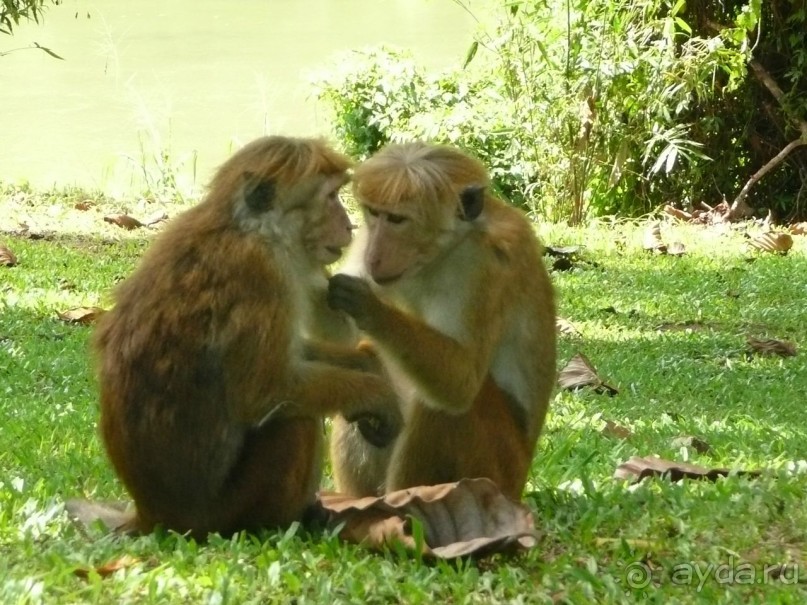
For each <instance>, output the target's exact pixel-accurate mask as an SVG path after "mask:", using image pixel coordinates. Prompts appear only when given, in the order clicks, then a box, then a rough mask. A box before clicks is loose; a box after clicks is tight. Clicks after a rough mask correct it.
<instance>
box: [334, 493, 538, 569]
mask: <svg viewBox="0 0 807 605" xmlns="http://www.w3.org/2000/svg"><path fill="white" fill-rule="evenodd" d="M320 503H321V505H322V507H323V509H324V510H325V512H326V513H327V514H328V517H329V523H330V524H332V525H334V526H336V525H340V524H343V526H342V529H341V531H340V533H339V535H340V537H341V538H343V539H344V540H348V541H350V542H355V543H361V544H364V545H365V546H367V547H369V548H373V549H381V548H383V547H384V546H385V545H389V544H394V543H400V544H403V546H404V547H406V548H407V549H409V550H415V549H416V548H418V546H419V545H418V544H417V540H416V538H415V535H414V522H413V519H414V520H417V522H419V523H420V525H421V527H422V529H423V538H424V539H423V542H424V543H423V544H422V545H420V548H421V554H423V555H426V556H430V557H437V558H441V559H451V558H455V557H461V556H466V555H474V556H484V555H486V554H490V553H493V552H504V551H513V550H521V549H527V548H532V547H534V546H535V545H537V543H538V534H537V532H536V531H535V527H534V524H533V520H532V514H531V513H530V511H529V509H528V508H527V507H526V506H525V505H523V504H521V503H518V502H513V501H512V500H510V499H508V498H506V497H505V496H504V495H503V494H502V493H501V491H500V490H499V488H498V487H496V485H495V484H494V483H493V482H492V481H490V480H489V479H462V480H461V481H458V482H457V483H444V484H441V485H431V486H422V487H414V488H410V489H405V490H399V491H395V492H391V493H389V494H387V495H385V496H382V497H378V498H375V497H368V498H351V497H349V496H344V495H341V494H321V495H320Z"/></svg>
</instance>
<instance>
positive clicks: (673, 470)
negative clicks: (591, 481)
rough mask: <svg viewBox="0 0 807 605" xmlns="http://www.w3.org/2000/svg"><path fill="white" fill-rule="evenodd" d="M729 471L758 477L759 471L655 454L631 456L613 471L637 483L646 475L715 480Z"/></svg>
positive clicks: (671, 478) (671, 479) (618, 477)
mask: <svg viewBox="0 0 807 605" xmlns="http://www.w3.org/2000/svg"><path fill="white" fill-rule="evenodd" d="M729 473H733V474H735V475H738V476H740V475H742V476H746V477H758V476H759V474H760V472H759V471H744V470H734V471H733V470H730V469H727V468H712V469H709V468H705V467H703V466H699V465H697V464H690V463H688V462H673V461H671V460H664V459H663V458H659V457H657V456H645V457H642V456H632V457H631V458H630V460H628V461H627V462H623V463H622V464H620V465H619V467H618V468H617V469H616V471H615V472H614V478H615V479H622V480H625V481H628V482H630V483H638V482H639V481H641V480H642V479H645V478H647V477H660V478H662V479H669V480H670V481H673V482H676V481H681V480H682V479H706V480H708V481H716V480H717V478H718V477H726V476H727V475H728V474H729Z"/></svg>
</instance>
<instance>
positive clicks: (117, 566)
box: [73, 555, 140, 580]
mask: <svg viewBox="0 0 807 605" xmlns="http://www.w3.org/2000/svg"><path fill="white" fill-rule="evenodd" d="M138 563H140V559H137V558H135V557H132V556H130V555H123V556H122V557H121V558H120V559H115V560H114V561H110V562H109V563H104V564H103V565H101V566H99V567H96V568H94V569H93V570H91V569H90V568H88V567H77V568H76V569H74V570H73V574H74V575H76V576H78V577H79V578H83V579H85V580H86V579H87V578H88V577H89V575H90V572H91V571H95V573H97V574H98V575H99V576H101V577H102V578H106V577H108V576H111V575H112V574H113V573H115V572H116V571H119V570H121V569H126V568H127V567H132V566H133V565H137V564H138Z"/></svg>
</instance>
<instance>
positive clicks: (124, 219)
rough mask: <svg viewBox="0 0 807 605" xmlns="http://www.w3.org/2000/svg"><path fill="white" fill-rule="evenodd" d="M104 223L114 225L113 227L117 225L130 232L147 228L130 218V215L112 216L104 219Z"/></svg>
mask: <svg viewBox="0 0 807 605" xmlns="http://www.w3.org/2000/svg"><path fill="white" fill-rule="evenodd" d="M104 222H107V223H112V224H113V225H117V226H118V227H123V228H124V229H128V230H129V231H131V230H132V229H137V228H138V227H143V226H145V225H144V224H143V223H141V222H140V221H139V220H137V219H136V218H134V217H131V216H129V215H128V214H110V215H108V216H105V217H104Z"/></svg>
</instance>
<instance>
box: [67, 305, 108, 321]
mask: <svg viewBox="0 0 807 605" xmlns="http://www.w3.org/2000/svg"><path fill="white" fill-rule="evenodd" d="M102 313H104V310H103V309H102V308H100V307H76V308H75V309H68V310H67V311H58V312H57V315H58V316H59V319H61V320H62V321H66V322H67V323H72V324H81V325H83V326H89V325H90V324H93V323H95V321H96V320H97V319H98V318H99V317H100V316H101V314H102Z"/></svg>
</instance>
